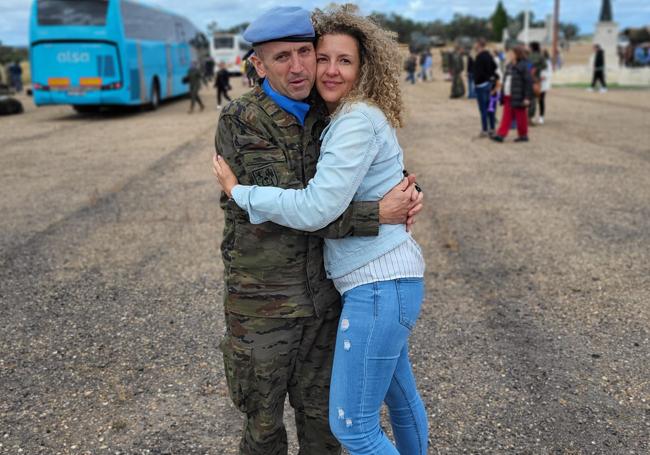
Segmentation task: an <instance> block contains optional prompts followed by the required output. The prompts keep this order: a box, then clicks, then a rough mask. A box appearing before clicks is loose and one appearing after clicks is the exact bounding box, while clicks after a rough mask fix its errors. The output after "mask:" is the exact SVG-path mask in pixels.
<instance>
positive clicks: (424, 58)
mask: <svg viewBox="0 0 650 455" xmlns="http://www.w3.org/2000/svg"><path fill="white" fill-rule="evenodd" d="M426 61H427V52H426V51H422V53H421V54H420V59H419V63H420V74H419V75H418V77H419V78H420V79H421V80H422V82H426V80H427V70H426V68H425V66H424V65H425V64H426Z"/></svg>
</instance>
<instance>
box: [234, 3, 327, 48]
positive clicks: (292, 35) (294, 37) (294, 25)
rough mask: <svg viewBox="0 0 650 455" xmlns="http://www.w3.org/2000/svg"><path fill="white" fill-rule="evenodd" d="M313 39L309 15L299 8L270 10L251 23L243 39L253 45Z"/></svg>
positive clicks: (284, 7) (290, 7) (312, 28)
mask: <svg viewBox="0 0 650 455" xmlns="http://www.w3.org/2000/svg"><path fill="white" fill-rule="evenodd" d="M315 37H316V33H315V32H314V26H313V25H312V23H311V14H310V13H309V11H307V10H306V9H303V8H300V7H299V6H279V7H277V8H272V9H270V10H268V11H267V12H266V13H264V14H262V15H261V16H260V17H258V18H257V19H255V20H254V21H253V22H251V24H250V25H249V26H248V28H247V29H246V31H245V32H244V39H245V40H246V41H248V42H250V43H253V44H262V43H266V42H268V41H313V40H314V38H315Z"/></svg>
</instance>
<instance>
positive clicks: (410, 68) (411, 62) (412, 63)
mask: <svg viewBox="0 0 650 455" xmlns="http://www.w3.org/2000/svg"><path fill="white" fill-rule="evenodd" d="M416 67H417V57H416V56H415V54H413V53H411V54H409V56H408V57H407V59H406V62H405V63H404V70H405V71H406V81H407V82H411V84H415V70H416Z"/></svg>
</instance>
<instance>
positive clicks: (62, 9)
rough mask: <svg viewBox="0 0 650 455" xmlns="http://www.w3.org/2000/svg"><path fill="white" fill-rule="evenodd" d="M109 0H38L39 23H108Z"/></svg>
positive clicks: (101, 24) (100, 24)
mask: <svg viewBox="0 0 650 455" xmlns="http://www.w3.org/2000/svg"><path fill="white" fill-rule="evenodd" d="M107 9H108V0H84V1H82V2H80V1H79V0H38V15H37V18H38V24H39V25H96V26H97V25H99V26H103V25H106V11H107Z"/></svg>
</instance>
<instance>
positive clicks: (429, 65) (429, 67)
mask: <svg viewBox="0 0 650 455" xmlns="http://www.w3.org/2000/svg"><path fill="white" fill-rule="evenodd" d="M424 67H425V68H426V76H427V80H429V81H433V55H431V52H430V51H429V50H427V58H425V59H424Z"/></svg>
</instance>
